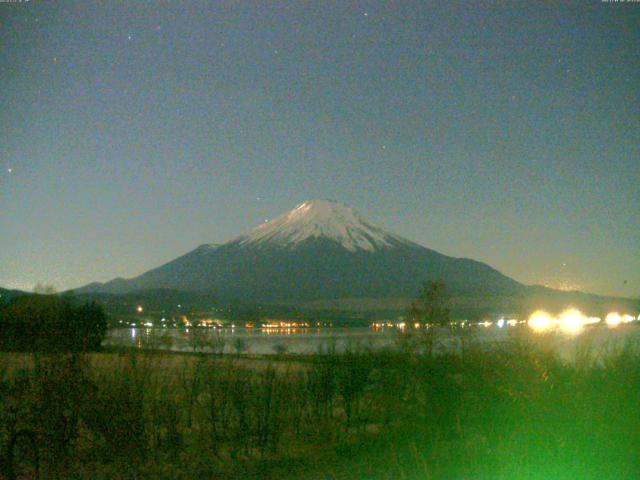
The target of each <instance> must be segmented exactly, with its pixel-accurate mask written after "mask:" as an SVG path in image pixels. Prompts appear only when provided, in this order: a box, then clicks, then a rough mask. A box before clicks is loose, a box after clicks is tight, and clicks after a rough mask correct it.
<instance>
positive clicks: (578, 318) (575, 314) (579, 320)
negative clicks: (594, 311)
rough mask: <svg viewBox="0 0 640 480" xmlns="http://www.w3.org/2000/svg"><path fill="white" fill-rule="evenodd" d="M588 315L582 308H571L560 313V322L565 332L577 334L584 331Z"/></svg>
mask: <svg viewBox="0 0 640 480" xmlns="http://www.w3.org/2000/svg"><path fill="white" fill-rule="evenodd" d="M586 319H587V317H585V316H584V315H583V313H582V312H581V311H580V310H577V309H575V308H570V309H568V310H565V311H564V312H562V313H561V314H560V318H559V319H558V322H559V324H560V328H561V329H562V331H564V332H565V333H568V334H571V335H576V334H578V333H580V332H581V331H582V327H583V326H584V324H585V320H586Z"/></svg>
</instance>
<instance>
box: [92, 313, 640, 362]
mask: <svg viewBox="0 0 640 480" xmlns="http://www.w3.org/2000/svg"><path fill="white" fill-rule="evenodd" d="M603 323H604V322H603ZM471 328H472V329H473V338H475V339H476V340H477V341H478V342H479V343H481V344H490V343H491V342H502V341H505V340H507V339H509V338H513V337H514V336H520V337H522V336H524V337H526V338H529V339H530V340H531V341H533V342H535V343H539V344H541V345H544V346H545V347H551V348H553V349H557V351H558V352H559V353H560V355H561V356H562V357H565V358H571V357H572V356H573V355H574V354H575V352H576V349H578V348H582V347H584V346H585V345H587V344H588V345H590V346H592V347H593V348H596V349H597V348H611V347H615V346H616V345H622V344H624V343H625V342H626V341H629V340H633V341H638V342H640V325H636V324H630V325H621V326H619V327H618V328H615V329H612V328H607V326H606V325H595V326H591V327H587V328H585V329H584V331H582V332H581V334H580V335H575V334H574V332H567V331H565V330H563V329H558V330H552V331H550V332H545V333H544V334H534V333H532V331H531V330H530V329H529V328H528V327H527V326H526V325H520V326H515V327H510V328H500V327H498V326H497V325H493V326H491V327H488V328H483V327H471ZM195 330H196V329H190V330H185V329H164V328H139V327H136V328H122V329H113V330H111V331H110V332H109V334H108V337H107V339H106V340H105V342H104V344H105V346H125V347H138V348H159V349H170V350H173V351H185V352H188V351H194V341H193V332H194V331H195ZM197 331H198V335H200V344H199V345H200V346H199V347H198V348H199V349H200V348H201V346H203V345H204V348H202V350H203V351H205V352H206V351H209V352H212V351H219V350H217V349H219V348H220V347H221V346H223V352H224V353H236V352H238V351H241V352H242V353H247V354H253V355H274V354H278V353H285V352H286V353H292V354H313V353H318V352H323V351H324V352H326V351H336V352H343V351H345V350H349V349H351V350H357V349H373V350H376V349H382V348H388V347H393V346H395V345H397V342H398V339H399V336H400V333H399V331H398V329H396V328H380V329H372V328H369V327H351V328H335V327H323V328H308V329H282V330H274V329H270V330H262V329H255V328H249V329H246V328H243V327H236V328H233V329H231V328H224V329H211V328H199V329H197ZM162 337H164V339H163V338H162ZM442 337H443V338H444V337H446V336H445V335H443V336H442ZM444 343H445V344H446V343H447V338H444Z"/></svg>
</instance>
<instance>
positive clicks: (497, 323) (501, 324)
mask: <svg viewBox="0 0 640 480" xmlns="http://www.w3.org/2000/svg"><path fill="white" fill-rule="evenodd" d="M496 325H498V328H502V327H504V318H501V319H500V320H498V321H497V322H496Z"/></svg>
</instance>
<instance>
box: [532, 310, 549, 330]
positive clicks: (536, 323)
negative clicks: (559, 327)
mask: <svg viewBox="0 0 640 480" xmlns="http://www.w3.org/2000/svg"><path fill="white" fill-rule="evenodd" d="M528 323H529V327H530V328H531V329H532V330H534V331H536V332H544V331H546V330H549V329H550V328H551V327H552V326H553V319H552V318H551V315H549V314H548V313H547V312H545V311H544V310H537V311H535V312H533V313H532V314H531V316H530V317H529V322H528Z"/></svg>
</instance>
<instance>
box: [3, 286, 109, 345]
mask: <svg viewBox="0 0 640 480" xmlns="http://www.w3.org/2000/svg"><path fill="white" fill-rule="evenodd" d="M106 330H107V318H106V315H105V313H104V310H103V309H102V307H101V306H100V305H98V304H97V303H85V304H81V303H79V302H78V301H77V300H75V299H74V297H73V296H70V295H62V296H57V295H23V296H19V297H15V298H12V299H10V300H9V301H8V302H6V303H4V304H0V350H3V351H25V352H28V351H44V352H86V351H97V350H99V349H100V344H101V343H102V340H103V339H104V337H105V334H106Z"/></svg>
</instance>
